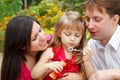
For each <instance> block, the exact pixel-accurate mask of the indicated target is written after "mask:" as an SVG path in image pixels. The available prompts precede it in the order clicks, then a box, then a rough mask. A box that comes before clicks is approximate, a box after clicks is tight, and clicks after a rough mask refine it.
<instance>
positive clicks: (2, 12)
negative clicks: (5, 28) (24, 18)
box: [0, 0, 22, 22]
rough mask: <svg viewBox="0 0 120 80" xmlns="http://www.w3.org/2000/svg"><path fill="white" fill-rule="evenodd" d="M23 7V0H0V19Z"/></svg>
mask: <svg viewBox="0 0 120 80" xmlns="http://www.w3.org/2000/svg"><path fill="white" fill-rule="evenodd" d="M21 9H22V1H21V0H0V21H2V22H3V18H4V17H5V16H12V15H13V14H16V13H17V12H19V11H20V10H21Z"/></svg>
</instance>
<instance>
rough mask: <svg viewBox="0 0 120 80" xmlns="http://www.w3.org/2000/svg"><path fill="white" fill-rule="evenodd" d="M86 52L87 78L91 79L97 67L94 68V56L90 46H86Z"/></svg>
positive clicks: (84, 56) (84, 57) (84, 59)
mask: <svg viewBox="0 0 120 80" xmlns="http://www.w3.org/2000/svg"><path fill="white" fill-rule="evenodd" d="M84 54H85V55H83V61H84V66H85V71H86V75H87V78H88V79H89V78H90V77H91V75H92V74H93V73H94V72H95V69H94V68H93V66H92V63H91V56H92V51H91V49H90V48H88V47H85V49H84Z"/></svg>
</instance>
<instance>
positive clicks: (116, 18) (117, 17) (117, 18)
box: [113, 15, 120, 24]
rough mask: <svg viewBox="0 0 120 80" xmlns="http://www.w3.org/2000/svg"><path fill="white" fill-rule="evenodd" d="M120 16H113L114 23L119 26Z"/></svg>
mask: <svg viewBox="0 0 120 80" xmlns="http://www.w3.org/2000/svg"><path fill="white" fill-rule="evenodd" d="M119 18H120V17H119V15H114V16H113V22H114V23H115V24H118V21H119Z"/></svg>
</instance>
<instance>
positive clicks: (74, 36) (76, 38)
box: [60, 30, 82, 49]
mask: <svg viewBox="0 0 120 80" xmlns="http://www.w3.org/2000/svg"><path fill="white" fill-rule="evenodd" d="M60 38H61V42H62V45H63V47H65V48H66V49H68V47H73V48H75V47H76V46H78V45H79V43H80V41H81V38H82V32H81V31H76V30H62V32H61V35H60Z"/></svg>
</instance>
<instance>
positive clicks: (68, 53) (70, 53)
mask: <svg viewBox="0 0 120 80" xmlns="http://www.w3.org/2000/svg"><path fill="white" fill-rule="evenodd" d="M63 49H64V53H65V57H66V58H67V59H71V58H72V51H69V50H68V48H66V47H64V46H63Z"/></svg>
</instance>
